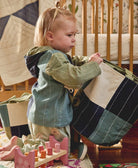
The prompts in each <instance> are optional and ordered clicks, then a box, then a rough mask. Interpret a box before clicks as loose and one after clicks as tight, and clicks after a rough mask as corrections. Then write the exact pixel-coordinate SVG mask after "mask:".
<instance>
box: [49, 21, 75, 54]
mask: <svg viewBox="0 0 138 168" xmlns="http://www.w3.org/2000/svg"><path fill="white" fill-rule="evenodd" d="M76 33H77V29H76V23H75V22H73V21H71V20H64V21H63V22H62V26H60V28H59V29H58V28H57V30H56V31H55V32H54V33H53V41H52V43H51V46H52V47H53V48H54V49H56V50H60V51H62V52H64V53H67V52H69V51H70V50H71V49H72V48H73V47H74V46H75V41H76V40H75V35H76Z"/></svg>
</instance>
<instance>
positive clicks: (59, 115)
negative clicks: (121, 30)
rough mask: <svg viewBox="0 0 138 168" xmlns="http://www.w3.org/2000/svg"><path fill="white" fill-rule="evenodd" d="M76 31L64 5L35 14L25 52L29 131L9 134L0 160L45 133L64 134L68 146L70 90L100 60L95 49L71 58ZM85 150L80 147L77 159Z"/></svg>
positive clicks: (95, 73) (90, 73) (40, 141)
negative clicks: (30, 42)
mask: <svg viewBox="0 0 138 168" xmlns="http://www.w3.org/2000/svg"><path fill="white" fill-rule="evenodd" d="M76 33H77V26H76V19H75V17H74V15H73V14H72V13H71V12H70V11H68V10H66V9H64V8H59V7H56V8H50V9H47V10H46V11H44V12H43V13H42V14H41V15H40V16H39V18H38V21H37V24H36V29H35V36H34V47H33V48H32V49H30V50H29V52H28V53H27V54H26V56H25V59H26V65H27V67H28V69H29V71H30V72H31V74H32V75H33V76H34V77H36V78H37V82H36V83H35V84H34V85H33V86H32V97H31V99H30V101H29V104H28V112H27V115H28V125H29V129H30V133H31V135H30V136H29V137H25V138H22V139H19V138H17V137H16V136H14V137H12V139H11V140H10V142H9V144H7V146H6V147H2V148H0V151H1V152H0V158H1V160H12V159H14V151H15V149H16V148H18V147H20V148H21V150H22V151H23V152H27V151H30V150H32V149H34V148H38V146H39V145H40V144H44V142H45V141H48V140H49V135H53V136H54V137H55V139H56V140H58V141H62V140H63V138H64V137H68V139H69V146H70V137H71V136H70V123H71V121H72V118H73V110H72V103H71V97H72V91H73V89H78V88H80V87H81V86H82V84H84V83H85V82H86V81H88V80H91V79H93V78H95V77H97V76H98V75H99V74H100V73H101V70H100V68H99V64H100V63H101V62H102V61H103V60H102V58H100V54H98V53H95V54H93V55H91V56H89V57H88V56H73V57H72V58H71V56H69V55H68V54H67V53H68V52H69V51H70V50H71V49H72V48H73V47H74V46H75V35H76ZM83 147H84V145H83ZM85 147H86V146H85ZM83 149H84V148H83ZM86 152H87V150H85V153H83V151H82V154H83V156H82V155H80V156H79V157H80V159H83V158H84V157H85V154H86Z"/></svg>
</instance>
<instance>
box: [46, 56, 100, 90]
mask: <svg viewBox="0 0 138 168" xmlns="http://www.w3.org/2000/svg"><path fill="white" fill-rule="evenodd" d="M46 73H47V74H48V75H50V76H52V77H53V78H54V79H55V80H57V81H58V82H60V83H62V84H64V85H65V86H67V87H69V88H79V87H80V86H81V85H82V84H83V83H85V82H86V81H88V80H90V79H93V78H95V77H96V76H98V75H99V74H100V73H101V70H100V68H99V65H98V63H97V62H94V61H90V62H87V63H84V64H83V65H81V66H74V65H72V64H71V63H70V62H69V61H68V60H67V59H66V58H65V55H63V54H61V53H56V54H53V55H52V57H51V59H50V61H49V63H48V66H47V68H46Z"/></svg>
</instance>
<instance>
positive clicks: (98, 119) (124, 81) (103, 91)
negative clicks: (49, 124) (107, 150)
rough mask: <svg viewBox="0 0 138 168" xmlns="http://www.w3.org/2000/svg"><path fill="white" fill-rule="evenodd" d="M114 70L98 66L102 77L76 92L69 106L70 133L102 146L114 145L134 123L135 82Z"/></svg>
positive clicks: (137, 102)
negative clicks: (70, 113)
mask: <svg viewBox="0 0 138 168" xmlns="http://www.w3.org/2000/svg"><path fill="white" fill-rule="evenodd" d="M115 68H116V66H115V65H113V64H111V65H110V66H109V65H108V64H106V63H102V65H101V69H102V74H101V75H100V76H98V77H97V78H96V79H94V80H92V81H90V82H89V83H88V84H85V85H84V86H83V87H82V88H81V89H79V91H78V92H77V94H76V95H75V97H74V102H73V108H74V118H73V122H72V125H73V127H74V129H75V130H77V132H79V134H81V135H83V136H85V137H86V138H88V139H89V140H90V141H92V142H93V143H95V144H99V145H104V146H110V145H113V144H116V143H118V142H119V141H120V139H121V138H122V137H123V136H124V135H125V134H126V133H127V132H128V131H129V129H130V128H131V127H132V125H133V124H134V123H135V121H136V120H137V119H138V78H137V77H136V76H134V75H133V74H131V73H130V72H129V73H128V72H127V73H126V70H124V69H121V71H122V72H121V73H120V72H118V70H115ZM117 68H118V67H117ZM129 74H131V75H129ZM126 76H127V77H126ZM128 77H129V78H128ZM132 79H133V80H132Z"/></svg>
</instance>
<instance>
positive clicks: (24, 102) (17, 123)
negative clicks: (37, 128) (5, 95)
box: [0, 93, 31, 139]
mask: <svg viewBox="0 0 138 168" xmlns="http://www.w3.org/2000/svg"><path fill="white" fill-rule="evenodd" d="M30 97H31V94H29V93H24V94H23V95H21V97H18V98H17V97H16V96H13V97H11V98H10V99H8V100H6V101H4V102H0V118H1V122H2V126H3V128H4V131H5V133H6V135H7V137H8V138H9V139H10V138H11V137H12V136H13V135H16V136H18V137H21V136H22V135H28V134H29V133H30V132H29V128H28V122H27V114H26V113H27V106H28V100H29V98H30Z"/></svg>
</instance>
